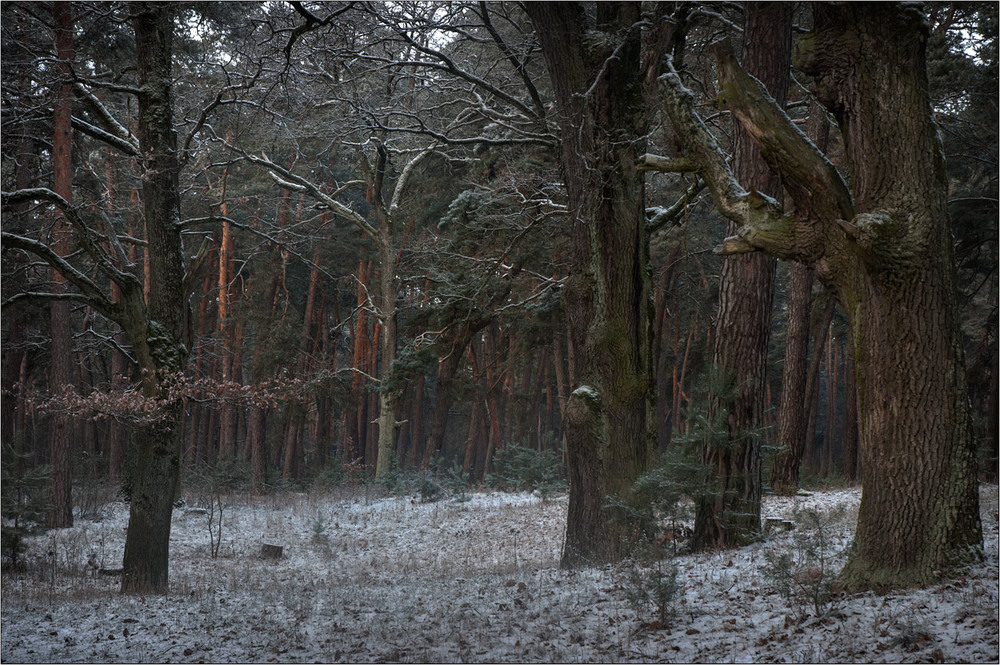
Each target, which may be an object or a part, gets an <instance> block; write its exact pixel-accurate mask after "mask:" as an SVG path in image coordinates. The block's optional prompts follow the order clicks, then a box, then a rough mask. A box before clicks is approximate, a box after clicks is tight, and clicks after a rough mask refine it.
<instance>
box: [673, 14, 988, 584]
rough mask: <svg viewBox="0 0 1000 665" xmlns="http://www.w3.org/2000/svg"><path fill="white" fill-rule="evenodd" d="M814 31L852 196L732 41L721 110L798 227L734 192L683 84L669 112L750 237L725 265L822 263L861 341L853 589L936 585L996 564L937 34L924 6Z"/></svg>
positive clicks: (739, 241)
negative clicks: (966, 331)
mask: <svg viewBox="0 0 1000 665" xmlns="http://www.w3.org/2000/svg"><path fill="white" fill-rule="evenodd" d="M813 18H814V21H813V26H814V28H813V31H812V32H811V33H809V34H807V35H804V36H803V37H801V38H800V40H799V44H798V48H797V55H796V59H797V62H796V64H797V67H798V68H799V69H800V70H802V71H804V72H805V73H807V74H809V75H810V76H812V77H813V80H814V82H815V86H816V95H817V98H818V99H819V100H820V101H821V102H822V103H823V104H824V105H825V106H826V107H827V108H828V109H829V110H830V111H831V112H833V113H834V115H835V116H836V117H837V120H838V125H839V126H840V128H841V131H842V132H843V135H844V146H845V153H846V157H847V166H848V168H850V171H851V176H852V181H853V188H852V189H848V188H847V186H846V184H845V182H844V180H843V178H842V177H840V175H839V173H837V171H836V169H835V168H834V167H833V165H832V164H831V163H830V162H829V161H828V160H826V159H824V158H823V156H822V154H821V153H819V152H818V151H817V150H816V148H815V146H814V145H812V144H811V143H809V142H808V141H807V140H805V138H804V137H803V135H802V134H801V132H799V131H797V130H796V129H795V127H794V126H793V125H792V124H791V122H790V121H789V119H788V117H787V116H786V115H785V114H783V113H782V112H781V110H780V109H779V108H778V107H777V106H776V105H775V104H774V103H773V102H772V101H771V100H769V99H768V98H767V97H766V96H764V95H762V94H761V93H760V89H759V87H758V86H757V84H756V83H755V82H754V81H753V80H752V79H751V78H750V77H748V76H747V75H746V73H745V72H744V71H743V70H742V69H741V68H740V67H739V65H738V64H737V63H736V61H735V58H734V57H733V55H732V53H731V49H730V48H727V45H726V44H725V43H719V44H718V45H717V46H716V47H715V51H716V56H717V59H718V69H717V71H718V74H719V86H720V90H722V91H723V94H722V99H721V101H722V102H723V103H724V104H725V106H726V107H727V108H729V109H730V110H731V111H732V113H733V115H734V116H735V117H736V118H737V119H738V120H739V122H740V123H741V124H742V125H743V126H744V127H745V128H747V130H748V131H749V132H750V133H751V134H752V135H753V136H754V138H755V140H757V142H758V144H759V145H760V146H761V148H762V151H763V152H764V153H765V155H766V156H767V158H768V160H769V162H770V163H772V164H773V165H775V167H776V168H778V169H779V170H780V172H781V174H782V177H783V184H784V185H785V189H786V191H787V192H788V193H789V196H790V197H791V199H792V200H794V202H795V212H794V215H787V214H785V213H784V211H782V210H781V209H780V208H779V207H778V206H776V205H775V204H774V202H772V201H768V200H765V199H763V198H762V197H759V196H754V195H752V194H751V193H747V192H745V191H741V189H740V188H739V186H738V185H734V184H733V180H732V178H731V174H727V170H726V167H725V165H724V164H721V163H720V158H719V155H718V152H717V151H716V150H714V149H713V142H712V140H711V138H710V137H707V136H706V133H707V132H706V131H705V130H704V125H700V126H699V125H698V123H697V122H694V118H696V116H694V115H693V111H692V108H691V98H690V96H689V95H685V94H684V93H683V91H682V90H680V89H679V87H678V83H679V78H678V77H677V75H676V73H671V74H670V75H669V76H667V77H665V78H664V83H665V84H666V86H665V88H666V93H665V94H666V100H667V102H668V103H667V106H668V113H670V115H671V120H672V121H673V123H674V124H675V126H676V127H679V128H680V130H679V131H680V133H681V134H682V135H683V137H684V141H685V144H686V146H687V147H689V148H691V149H693V151H694V153H695V157H694V160H695V161H697V163H698V166H697V168H698V170H699V171H700V172H701V173H703V174H704V175H705V176H706V178H707V179H708V180H709V181H710V185H709V186H710V188H711V190H712V194H713V197H714V198H715V200H716V202H717V204H718V205H719V207H720V209H721V210H722V212H723V214H725V215H726V216H727V217H729V218H731V219H741V220H742V222H743V226H742V227H740V229H739V230H738V232H737V234H735V235H734V236H731V237H730V238H727V239H726V240H725V242H724V243H723V244H722V245H721V246H720V248H719V251H721V252H724V253H741V252H751V251H758V250H762V251H767V252H770V253H773V254H775V255H778V256H781V257H783V258H789V259H795V260H800V261H805V262H808V263H810V264H811V265H812V266H813V267H814V269H815V270H816V275H817V277H818V278H819V279H820V280H822V281H823V282H824V284H825V285H827V286H828V287H829V288H830V289H831V290H832V291H833V293H835V294H836V297H837V299H838V300H839V302H840V303H841V305H842V307H843V310H844V312H845V316H846V317H847V323H848V325H849V326H850V328H851V330H852V333H853V341H852V343H853V348H852V349H851V353H853V354H854V357H855V362H856V372H857V384H858V386H857V387H858V417H859V427H860V447H861V464H862V467H863V469H864V474H863V481H862V498H861V506H860V508H859V511H858V526H857V531H856V532H855V546H854V548H853V550H852V556H851V558H850V559H849V561H848V563H847V566H846V567H845V568H844V570H843V572H842V578H843V580H844V582H845V583H846V584H847V587H848V588H850V589H853V590H863V589H878V590H887V589H891V588H897V587H906V586H911V585H927V584H931V583H934V582H935V581H936V580H938V579H940V576H941V575H944V574H949V573H956V572H957V571H959V570H961V568H962V567H963V566H965V565H967V564H968V563H970V562H974V561H979V560H981V559H982V556H983V550H982V527H981V524H980V521H979V488H978V482H977V480H978V479H977V476H976V464H975V455H974V445H973V439H972V430H971V413H970V408H969V403H968V400H967V398H966V390H967V386H966V381H965V363H964V358H963V348H962V342H961V337H960V333H959V327H958V312H957V304H958V297H957V288H956V284H955V280H956V277H955V260H954V255H953V248H952V237H951V233H950V226H949V220H948V215H947V193H948V181H947V173H946V171H945V164H944V158H943V153H942V148H941V143H940V139H939V137H938V133H937V126H936V125H935V123H934V117H933V115H932V112H931V109H932V107H931V101H930V99H929V96H928V84H927V65H926V57H925V56H926V43H927V24H926V21H925V18H924V16H923V14H922V13H921V10H920V9H919V8H917V7H914V6H911V5H905V4H899V5H897V4H889V3H844V4H839V5H827V4H816V5H815V6H814V7H813ZM859 53H863V54H864V57H858V54H859ZM886 100H892V102H891V103H887V101H886Z"/></svg>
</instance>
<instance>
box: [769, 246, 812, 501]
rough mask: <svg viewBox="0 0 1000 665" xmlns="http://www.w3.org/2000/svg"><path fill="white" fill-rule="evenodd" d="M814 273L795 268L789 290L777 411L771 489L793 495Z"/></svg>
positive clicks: (801, 436) (796, 484)
mask: <svg viewBox="0 0 1000 665" xmlns="http://www.w3.org/2000/svg"><path fill="white" fill-rule="evenodd" d="M812 284H813V272H812V268H810V267H809V266H805V265H802V264H801V263H795V264H793V265H792V276H791V284H790V286H789V289H788V322H787V324H786V327H785V365H784V368H783V373H782V378H781V402H780V404H779V407H778V446H779V447H781V448H782V449H783V450H782V452H781V453H779V454H778V455H777V456H775V458H774V462H773V464H772V466H771V488H772V489H773V490H774V492H775V493H777V494H784V495H789V496H790V495H792V494H795V492H796V491H798V489H799V464H800V462H801V460H802V448H803V445H804V443H805V438H806V426H807V425H808V419H807V418H806V407H805V399H804V396H805V395H806V368H807V364H808V362H809V302H810V300H811V298H812Z"/></svg>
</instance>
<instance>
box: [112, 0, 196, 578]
mask: <svg viewBox="0 0 1000 665" xmlns="http://www.w3.org/2000/svg"><path fill="white" fill-rule="evenodd" d="M129 9H130V11H131V16H132V24H133V28H134V30H135V41H136V46H137V57H136V65H137V72H138V79H139V88H140V90H141V92H140V93H139V96H138V97H139V116H138V138H139V146H140V152H141V154H142V155H143V168H144V178H143V188H142V204H143V206H142V207H143V212H144V215H145V219H146V232H147V236H148V237H147V239H148V243H149V250H150V251H149V272H150V282H149V289H150V291H149V307H148V310H146V306H145V304H144V303H142V301H141V295H140V294H138V293H135V292H130V293H127V294H125V296H124V297H125V298H126V299H127V300H128V301H129V303H128V306H129V307H130V308H131V309H132V310H133V311H134V312H136V313H137V314H138V313H142V314H146V316H138V315H137V316H132V317H130V318H129V320H128V321H127V323H128V324H129V327H130V328H131V330H129V331H128V332H129V338H130V339H131V341H132V345H133V350H134V351H135V353H136V357H137V360H138V362H139V365H140V367H141V368H142V369H145V370H147V374H146V376H145V378H144V381H143V390H144V393H145V394H146V396H147V397H153V396H157V395H158V394H159V392H160V390H161V388H160V385H159V382H158V379H159V377H158V376H157V373H158V372H160V371H165V372H180V371H183V369H184V366H185V364H186V362H187V354H188V346H187V342H189V340H188V337H189V336H188V334H187V318H188V317H187V305H186V303H185V297H184V292H183V284H184V259H183V252H182V249H181V236H180V228H179V226H178V224H177V222H178V220H179V215H180V193H179V188H178V172H179V166H178V161H177V145H176V137H175V134H174V127H173V113H172V108H171V85H172V75H171V59H172V41H173V29H174V23H173V13H174V9H173V7H172V6H171V5H170V4H169V3H162V4H161V3H135V4H134V5H130V6H129ZM180 418H181V410H180V406H179V405H176V404H175V405H173V406H169V407H167V408H166V409H165V413H164V414H163V416H162V417H161V419H160V420H159V421H158V422H157V423H155V424H153V425H149V426H144V427H140V428H139V429H138V431H137V432H136V436H135V442H134V446H135V449H134V458H135V459H136V465H135V469H134V472H133V486H132V502H131V505H130V510H129V527H128V535H127V536H126V540H125V556H124V560H123V572H122V587H121V588H122V592H124V593H165V592H166V591H167V589H168V587H167V571H168V563H169V543H170V518H171V513H172V510H173V504H174V499H175V493H176V491H177V486H178V483H179V481H180V450H181V440H180V434H181V429H182V427H181V420H180Z"/></svg>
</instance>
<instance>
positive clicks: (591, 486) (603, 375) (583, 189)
mask: <svg viewBox="0 0 1000 665" xmlns="http://www.w3.org/2000/svg"><path fill="white" fill-rule="evenodd" d="M525 9H526V11H527V12H528V14H529V16H530V17H531V20H532V23H533V24H534V27H535V31H536V34H537V35H538V39H539V42H540V44H541V47H542V52H543V54H544V56H545V62H546V66H547V68H548V71H549V74H550V77H551V79H552V85H553V90H554V95H555V100H556V105H557V107H558V110H559V122H560V125H561V141H562V170H563V178H564V182H565V186H566V192H567V194H568V198H569V214H570V219H571V220H572V224H573V235H574V253H573V259H572V266H571V271H570V276H569V278H568V279H567V282H566V287H565V289H564V294H563V298H564V299H563V304H564V308H565V311H566V315H567V321H568V328H569V337H570V339H569V343H570V348H571V350H572V351H571V353H572V359H571V367H570V375H571V377H572V381H574V382H575V386H576V387H575V389H574V390H573V392H572V393H571V395H570V397H569V400H568V403H567V405H566V419H565V423H564V424H565V427H566V430H565V431H566V445H567V466H568V472H569V477H570V498H569V512H568V517H567V526H566V541H565V547H564V550H563V557H562V563H563V565H564V566H574V565H579V564H589V563H593V562H596V561H609V560H614V559H616V558H618V557H620V556H621V554H622V551H623V547H622V545H623V542H622V536H623V533H622V531H623V528H622V527H621V525H618V524H615V523H614V522H613V521H612V520H611V518H610V516H609V514H608V513H607V511H606V510H605V507H604V506H605V501H606V497H607V496H608V495H621V494H624V493H625V492H627V490H628V489H629V488H630V486H631V484H632V482H633V481H634V480H635V479H636V478H637V477H638V476H639V475H640V474H641V473H642V472H643V471H644V470H645V469H646V468H648V465H649V464H650V463H651V461H652V458H653V456H654V454H655V445H656V440H655V428H654V426H653V422H652V420H653V417H654V416H655V405H654V404H653V403H652V400H653V396H654V395H655V391H654V386H653V383H654V380H655V374H654V371H653V367H652V345H651V327H652V322H651V317H652V312H651V310H652V301H651V299H652V296H651V286H650V277H649V274H648V255H649V246H648V237H647V235H646V227H645V218H644V215H645V201H644V191H643V177H642V174H641V173H640V172H639V171H638V170H637V168H636V164H637V160H638V158H639V156H640V155H642V154H643V152H644V148H645V138H644V135H645V126H644V121H645V107H644V100H643V85H642V73H641V65H640V51H641V38H640V30H639V20H640V7H639V3H632V2H618V3H598V4H597V6H596V10H595V11H596V13H595V16H594V20H591V19H590V18H589V17H588V16H587V12H586V11H585V9H584V7H583V5H582V4H580V3H529V4H526V5H525Z"/></svg>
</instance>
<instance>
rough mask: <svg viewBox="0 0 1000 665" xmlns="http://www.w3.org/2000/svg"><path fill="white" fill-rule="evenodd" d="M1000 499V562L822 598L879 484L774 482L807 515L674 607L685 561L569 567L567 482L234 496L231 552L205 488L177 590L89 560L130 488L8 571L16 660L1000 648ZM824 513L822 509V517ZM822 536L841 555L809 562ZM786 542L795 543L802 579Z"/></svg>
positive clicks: (697, 584) (580, 656) (703, 580)
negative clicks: (823, 486) (879, 591)
mask: <svg viewBox="0 0 1000 665" xmlns="http://www.w3.org/2000/svg"><path fill="white" fill-rule="evenodd" d="M997 494H998V490H997V486H996V485H988V486H983V488H982V492H981V496H982V516H983V528H984V532H985V537H986V555H987V558H986V561H985V563H983V564H982V565H980V566H977V567H976V568H974V569H972V570H970V571H969V572H968V574H967V575H965V576H964V577H962V578H961V579H956V580H948V581H943V582H942V583H941V584H939V585H935V586H933V587H930V588H927V589H923V590H917V591H910V592H906V593H893V594H890V595H886V596H878V595H874V594H870V593H869V594H861V595H856V596H850V597H847V596H845V595H843V594H838V593H837V592H836V589H834V593H833V595H832V597H830V598H823V597H819V602H813V597H814V596H815V594H814V593H813V592H814V591H815V590H817V589H820V588H822V587H823V585H824V584H825V583H827V582H829V581H830V580H831V579H832V575H831V571H834V572H835V571H836V570H837V569H839V567H840V566H841V565H842V561H843V557H842V554H843V548H844V547H845V546H846V544H847V542H848V541H849V538H850V536H851V532H852V530H853V523H854V518H855V515H856V511H857V505H858V501H859V498H860V491H859V490H856V489H848V490H836V491H825V492H814V493H812V494H811V495H809V496H805V497H798V498H796V499H786V498H777V497H766V498H765V503H764V514H765V516H766V517H780V518H784V519H786V520H791V519H792V515H793V512H794V511H795V510H796V509H798V510H799V511H800V519H799V520H797V521H796V524H797V526H796V528H795V529H794V530H792V531H784V530H783V529H781V528H776V529H774V530H773V531H772V535H771V536H769V538H768V539H767V540H766V541H765V542H762V543H758V544H756V545H752V546H749V547H746V548H743V549H741V550H738V551H728V552H719V553H712V554H697V555H680V556H678V557H676V558H674V559H673V560H672V561H673V562H674V563H675V564H676V567H677V577H676V583H677V586H676V592H675V593H674V595H673V596H672V597H671V598H670V599H669V602H667V603H665V605H664V606H665V608H666V609H667V610H669V613H668V614H666V615H665V617H666V621H665V622H661V621H660V615H659V614H658V612H657V609H656V604H655V602H653V603H650V602H647V603H645V604H642V603H640V602H639V601H637V600H636V598H637V597H639V596H641V595H642V593H641V592H650V591H653V590H655V588H656V586H657V585H656V583H655V582H656V580H664V579H669V576H668V575H660V573H666V572H667V571H668V570H669V568H670V563H669V560H668V561H667V562H664V563H660V564H655V563H650V564H643V565H638V564H635V563H630V564H620V565H617V566H605V567H600V568H591V569H582V570H572V571H564V570H560V569H559V568H558V561H559V552H560V547H561V542H562V531H563V525H564V519H565V513H566V498H565V496H563V497H557V498H553V499H549V500H548V501H543V500H542V499H540V498H537V497H534V496H531V495H528V494H502V493H490V494H486V493H473V494H470V495H469V496H470V498H469V500H468V501H465V502H456V501H439V502H436V503H421V502H420V501H419V500H418V499H417V498H416V497H388V498H387V497H376V496H374V494H372V493H371V492H370V491H366V490H365V489H363V488H359V489H355V490H353V491H350V492H348V491H344V492H340V493H336V494H326V495H315V494H311V495H310V494H287V495H282V496H276V497H273V498H269V499H266V500H261V501H257V502H249V501H247V500H246V499H236V498H232V499H230V500H229V502H228V505H226V506H225V508H224V512H223V523H222V541H221V547H220V548H219V552H218V557H217V558H212V556H211V549H212V547H211V538H210V534H209V529H208V515H206V514H204V513H202V512H200V511H198V510H196V508H197V505H196V504H195V505H193V506H192V505H191V503H194V502H191V503H189V505H188V506H187V507H185V508H179V509H177V510H176V511H175V517H174V527H173V535H172V537H171V555H170V580H171V592H170V593H169V595H166V596H155V597H145V598H142V597H126V596H121V595H119V594H118V593H117V587H118V579H117V578H109V577H106V576H100V575H94V574H92V573H91V566H89V565H88V560H90V561H92V562H93V564H96V565H98V566H105V567H109V568H111V567H116V566H120V561H121V557H122V551H123V548H124V542H125V538H124V536H125V533H124V532H125V525H126V523H127V517H128V509H127V506H125V505H124V504H121V503H111V504H108V505H107V506H106V507H104V508H103V509H102V510H101V511H100V512H101V513H102V516H101V519H97V520H87V519H81V518H78V519H77V522H76V526H74V527H73V528H72V529H66V530H60V531H56V532H50V533H49V534H46V535H43V536H40V537H38V538H37V539H35V540H33V541H32V543H31V551H30V553H29V555H28V556H29V562H30V568H29V570H28V571H27V572H24V573H17V574H13V573H10V574H4V576H3V581H2V591H3V595H2V645H0V659H2V660H3V661H4V662H67V661H70V662H129V661H131V662H136V661H138V662H178V661H179V662H288V661H301V662H346V661H369V662H370V661H406V662H452V661H464V662H484V661H485V662H524V661H531V662H584V661H586V662H620V661H640V662H646V661H652V662H667V661H680V662H699V661H700V662H757V661H765V662H774V661H777V662H828V661H833V662H851V661H854V662H994V663H995V662H997V661H998V657H1000V656H998V654H1000V651H998V628H997V623H998V622H997V618H998V563H997V542H998V531H997V529H998V527H997V519H998V517H997V511H998V496H997ZM838 507H839V508H838ZM809 509H812V510H814V511H815V513H814V514H813V515H814V518H818V521H813V522H812V523H809V522H808V520H803V519H801V515H803V514H806V513H805V512H804V511H806V510H809ZM838 514H839V516H838ZM785 526H787V525H785ZM820 535H822V536H823V549H822V554H820V552H819V550H818V549H815V548H814V550H815V551H814V552H813V553H812V554H811V555H808V556H807V555H806V554H805V547H806V545H809V544H811V545H817V544H818V543H819V541H818V537H819V536H820ZM265 543H267V544H277V545H281V546H283V548H284V553H283V556H282V558H281V559H280V560H278V561H276V562H274V561H266V560H263V559H262V558H261V557H260V551H261V545H262V544H265ZM664 547H667V548H669V547H671V545H670V543H664ZM781 553H788V554H791V555H794V556H793V558H792V560H791V561H786V563H790V567H789V566H786V567H785V568H784V573H782V572H778V569H779V568H780V566H778V565H777V563H776V562H777V561H778V556H779V555H780V554H781ZM783 585H784V586H785V587H787V588H786V589H785V590H784V592H782V587H783Z"/></svg>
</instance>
